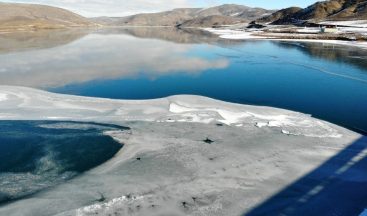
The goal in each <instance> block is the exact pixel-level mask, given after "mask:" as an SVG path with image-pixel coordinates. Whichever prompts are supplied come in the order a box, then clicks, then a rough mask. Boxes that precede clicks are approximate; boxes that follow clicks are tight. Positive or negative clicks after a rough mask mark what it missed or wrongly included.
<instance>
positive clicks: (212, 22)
mask: <svg viewBox="0 0 367 216" xmlns="http://www.w3.org/2000/svg"><path fill="white" fill-rule="evenodd" d="M246 21H247V20H245V19H242V18H237V17H231V16H222V15H211V16H205V17H197V18H193V19H190V20H187V21H185V22H183V23H182V24H179V25H178V27H181V28H182V27H216V26H226V25H234V24H239V23H244V22H246Z"/></svg>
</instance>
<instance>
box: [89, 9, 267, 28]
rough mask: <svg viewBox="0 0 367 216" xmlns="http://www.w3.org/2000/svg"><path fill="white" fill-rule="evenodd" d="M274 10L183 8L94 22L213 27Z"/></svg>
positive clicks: (249, 19)
mask: <svg viewBox="0 0 367 216" xmlns="http://www.w3.org/2000/svg"><path fill="white" fill-rule="evenodd" d="M272 12H274V11H272V10H266V9H263V8H251V7H246V6H243V5H235V4H225V5H221V6H216V7H211V8H204V9H203V8H182V9H175V10H172V11H165V12H160V13H146V14H137V15H133V16H128V17H121V18H106V17H100V18H94V19H92V20H93V21H94V22H98V23H100V24H104V25H106V24H107V25H115V26H116V25H117V26H182V27H211V26H215V25H232V24H236V23H240V22H249V21H251V20H254V19H257V18H260V17H262V16H265V15H269V14H271V13H272Z"/></svg>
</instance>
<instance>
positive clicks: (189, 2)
mask: <svg viewBox="0 0 367 216" xmlns="http://www.w3.org/2000/svg"><path fill="white" fill-rule="evenodd" d="M7 2H20V3H36V4H46V5H52V6H57V7H62V8H65V9H69V10H71V11H74V12H76V13H79V14H81V15H83V16H87V17H96V16H127V15H132V14H136V13H148V12H159V11H164V10H170V9H173V8H182V7H193V6H194V5H195V1H194V0H169V1H168V0H7Z"/></svg>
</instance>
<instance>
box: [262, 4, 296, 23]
mask: <svg viewBox="0 0 367 216" xmlns="http://www.w3.org/2000/svg"><path fill="white" fill-rule="evenodd" d="M301 10H302V8H299V7H290V8H285V9H282V10H279V11H277V12H275V13H273V14H271V15H269V16H265V17H262V18H260V19H257V20H256V22H257V23H271V24H284V23H288V22H291V19H292V18H293V16H294V15H295V14H296V13H298V12H299V11H301Z"/></svg>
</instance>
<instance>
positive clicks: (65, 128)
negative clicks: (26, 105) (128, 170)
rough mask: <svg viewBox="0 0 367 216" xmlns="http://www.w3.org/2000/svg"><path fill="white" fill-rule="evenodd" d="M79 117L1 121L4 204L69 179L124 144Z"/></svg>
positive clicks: (0, 179) (1, 194) (0, 183)
mask: <svg viewBox="0 0 367 216" xmlns="http://www.w3.org/2000/svg"><path fill="white" fill-rule="evenodd" d="M123 129H125V128H123V127H118V126H112V125H103V124H94V123H78V122H52V121H0V159H1V163H0V204H1V203H4V202H9V201H11V200H14V199H20V198H22V197H24V196H28V195H32V194H34V193H36V192H38V191H41V190H43V189H46V188H49V187H52V186H55V185H57V184H60V183H63V182H65V181H66V180H69V179H71V178H73V177H75V176H76V175H78V174H79V173H82V172H84V171H87V170H89V169H91V168H93V167H95V166H97V165H100V164H102V163H104V162H106V161H107V160H109V159H110V158H111V157H113V156H114V155H115V154H116V153H117V152H118V151H119V150H120V149H121V148H122V145H121V144H120V143H118V142H116V141H114V140H113V139H112V138H111V137H110V136H107V135H103V131H106V130H123Z"/></svg>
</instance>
